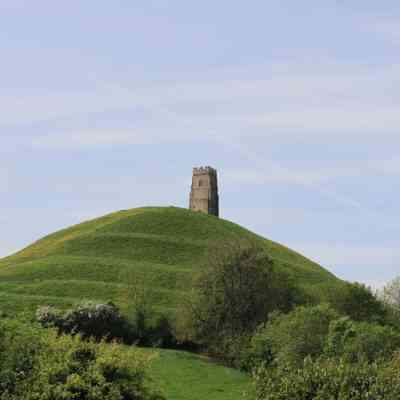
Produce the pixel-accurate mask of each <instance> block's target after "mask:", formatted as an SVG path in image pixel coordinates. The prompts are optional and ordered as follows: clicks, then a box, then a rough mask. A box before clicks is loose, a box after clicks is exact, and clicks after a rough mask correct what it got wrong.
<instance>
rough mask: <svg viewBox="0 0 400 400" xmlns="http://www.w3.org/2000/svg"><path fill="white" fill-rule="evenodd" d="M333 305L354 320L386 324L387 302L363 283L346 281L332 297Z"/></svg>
mask: <svg viewBox="0 0 400 400" xmlns="http://www.w3.org/2000/svg"><path fill="white" fill-rule="evenodd" d="M330 303H331V304H332V305H333V307H334V308H335V309H336V310H337V311H338V312H339V313H340V314H343V315H347V316H348V317H350V318H351V319H352V320H354V321H359V322H371V323H380V324H385V323H386V322H387V309H386V307H385V304H384V303H383V302H382V301H381V300H380V299H378V297H377V296H376V295H375V294H374V293H373V292H372V291H371V289H369V288H368V287H367V286H365V285H363V284H361V283H346V285H345V286H344V287H343V289H341V291H340V292H339V293H335V294H334V296H332V298H331V299H330Z"/></svg>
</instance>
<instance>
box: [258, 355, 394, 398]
mask: <svg viewBox="0 0 400 400" xmlns="http://www.w3.org/2000/svg"><path fill="white" fill-rule="evenodd" d="M254 382H255V386H256V400H328V399H329V400H398V399H399V393H400V357H399V356H396V357H395V358H394V359H393V360H392V361H390V362H383V361H377V362H374V363H368V362H367V361H362V362H358V363H349V362H347V361H345V360H336V359H317V360H314V361H313V360H312V359H311V358H307V359H306V361H305V363H304V365H303V367H302V368H293V367H287V366H286V367H283V368H268V367H266V366H265V365H262V366H260V367H259V368H258V369H257V370H256V371H255V373H254Z"/></svg>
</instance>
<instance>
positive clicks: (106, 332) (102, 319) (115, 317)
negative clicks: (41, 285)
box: [62, 302, 129, 340]
mask: <svg viewBox="0 0 400 400" xmlns="http://www.w3.org/2000/svg"><path fill="white" fill-rule="evenodd" d="M62 330H63V331H64V332H67V333H75V332H76V333H78V332H79V333H80V334H81V335H82V336H83V337H85V338H88V337H92V338H95V339H96V340H101V339H103V338H110V339H112V338H123V337H126V336H127V333H128V331H129V327H128V326H127V323H126V321H125V319H124V318H123V317H122V315H121V314H120V313H119V310H118V308H117V307H116V306H115V305H114V304H113V303H107V304H96V303H93V302H86V303H81V304H78V305H77V306H76V307H75V308H74V309H72V310H69V311H68V312H67V313H66V314H65V315H64V317H63V322H62Z"/></svg>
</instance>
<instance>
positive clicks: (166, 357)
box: [145, 350, 252, 400]
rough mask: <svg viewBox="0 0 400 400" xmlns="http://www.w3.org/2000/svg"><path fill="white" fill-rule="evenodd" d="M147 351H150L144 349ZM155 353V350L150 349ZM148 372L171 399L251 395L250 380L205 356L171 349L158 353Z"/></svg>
mask: <svg viewBox="0 0 400 400" xmlns="http://www.w3.org/2000/svg"><path fill="white" fill-rule="evenodd" d="M145 351H147V352H150V350H145ZM151 352H154V350H151ZM156 352H157V353H158V357H157V358H155V360H153V361H152V364H151V370H150V373H151V375H152V378H153V379H154V381H155V382H156V383H157V385H158V386H159V387H161V390H162V392H163V393H164V394H165V395H166V398H167V399H171V400H206V399H207V400H232V399H242V398H243V396H242V395H243V393H251V391H252V385H251V382H250V377H249V376H248V375H246V374H243V373H241V372H240V371H238V370H234V369H231V368H226V367H224V366H221V365H218V364H216V363H214V362H212V361H210V360H207V359H206V358H204V357H201V356H198V355H195V354H192V353H186V352H182V351H173V350H157V351H156Z"/></svg>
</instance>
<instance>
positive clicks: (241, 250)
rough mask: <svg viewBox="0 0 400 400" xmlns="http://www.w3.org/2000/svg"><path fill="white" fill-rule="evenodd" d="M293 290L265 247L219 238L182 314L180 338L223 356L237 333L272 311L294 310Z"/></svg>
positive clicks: (245, 331)
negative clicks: (221, 240)
mask: <svg viewBox="0 0 400 400" xmlns="http://www.w3.org/2000/svg"><path fill="white" fill-rule="evenodd" d="M291 289H292V286H291V284H290V282H289V281H288V279H287V277H286V276H285V275H283V274H282V273H280V272H278V271H277V270H276V269H275V268H274V265H273V262H272V260H271V259H270V258H269V257H268V256H267V255H266V253H265V251H264V250H263V249H262V248H259V247H257V246H256V245H254V244H252V243H247V242H229V243H218V244H217V245H216V246H215V247H211V248H210V250H209V254H208V261H207V265H206V266H205V267H204V268H203V272H201V273H200V274H199V276H198V277H197V278H196V280H195V282H194V290H193V293H192V297H191V298H190V300H189V301H188V302H187V303H186V304H185V306H184V309H183V310H182V312H181V313H180V316H181V326H180V327H179V332H180V334H181V338H182V337H183V338H185V339H187V338H189V339H190V340H193V341H195V342H197V343H200V344H202V345H204V346H205V347H206V348H207V349H208V350H209V351H212V352H214V353H216V354H219V355H221V356H224V353H223V352H222V351H221V350H223V351H224V352H225V353H226V352H227V349H228V347H229V346H230V343H235V342H237V339H236V338H239V340H241V339H240V338H242V337H244V336H246V335H248V334H251V333H252V331H253V330H254V329H255V328H256V327H257V325H258V324H260V323H261V322H263V321H265V320H266V319H267V316H268V314H269V313H270V312H271V311H273V310H275V309H277V308H280V309H284V310H288V309H290V308H291V307H292V305H293V302H294V298H293V292H294V290H293V291H292V290H291ZM182 321H183V323H182ZM234 347H235V346H234ZM228 351H230V350H228ZM230 353H231V354H233V351H230Z"/></svg>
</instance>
